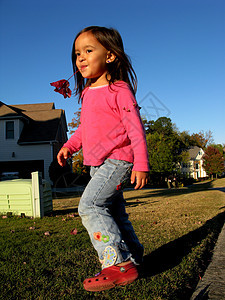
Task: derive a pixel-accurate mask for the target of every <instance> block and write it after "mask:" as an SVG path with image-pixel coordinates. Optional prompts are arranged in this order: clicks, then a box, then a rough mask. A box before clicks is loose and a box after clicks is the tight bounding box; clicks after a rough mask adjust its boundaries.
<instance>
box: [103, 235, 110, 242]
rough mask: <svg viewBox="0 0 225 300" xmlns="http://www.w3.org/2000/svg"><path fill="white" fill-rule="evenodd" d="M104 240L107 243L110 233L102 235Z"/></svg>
mask: <svg viewBox="0 0 225 300" xmlns="http://www.w3.org/2000/svg"><path fill="white" fill-rule="evenodd" d="M102 241H103V242H104V243H107V242H108V241H109V236H108V235H102Z"/></svg>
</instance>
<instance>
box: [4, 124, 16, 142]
mask: <svg viewBox="0 0 225 300" xmlns="http://www.w3.org/2000/svg"><path fill="white" fill-rule="evenodd" d="M5 129H6V130H5V138H6V139H7V140H8V139H14V122H13V121H7V122H6V127H5Z"/></svg>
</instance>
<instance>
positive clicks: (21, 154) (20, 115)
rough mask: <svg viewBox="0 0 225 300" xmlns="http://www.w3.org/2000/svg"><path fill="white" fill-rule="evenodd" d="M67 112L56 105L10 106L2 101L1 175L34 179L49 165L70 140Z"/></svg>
mask: <svg viewBox="0 0 225 300" xmlns="http://www.w3.org/2000/svg"><path fill="white" fill-rule="evenodd" d="M67 131H68V130H67V124H66V117H65V112H64V110H62V109H55V105H54V103H39V104H24V105H7V104H5V103H3V102H1V101H0V143H1V146H0V176H1V175H2V174H4V173H17V174H18V175H19V177H21V178H30V176H31V175H30V173H31V172H33V171H41V172H42V176H43V178H45V179H47V180H50V179H49V172H48V170H49V166H50V164H51V162H52V161H53V160H54V159H55V158H56V156H57V153H58V151H59V149H60V148H61V146H62V145H63V144H64V143H65V142H66V141H67Z"/></svg>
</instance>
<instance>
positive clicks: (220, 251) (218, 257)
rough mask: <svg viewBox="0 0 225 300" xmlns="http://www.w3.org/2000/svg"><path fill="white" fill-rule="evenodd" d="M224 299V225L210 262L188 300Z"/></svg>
mask: <svg viewBox="0 0 225 300" xmlns="http://www.w3.org/2000/svg"><path fill="white" fill-rule="evenodd" d="M206 299H210V300H223V299H225V224H224V226H223V228H222V231H221V233H220V235H219V238H218V241H217V243H216V246H215V248H214V251H213V257H212V261H211V263H210V264H209V266H208V268H207V270H206V272H205V274H204V276H203V278H202V279H201V280H200V281H199V283H198V285H197V287H196V290H195V292H194V293H193V295H192V297H191V299H190V300H206Z"/></svg>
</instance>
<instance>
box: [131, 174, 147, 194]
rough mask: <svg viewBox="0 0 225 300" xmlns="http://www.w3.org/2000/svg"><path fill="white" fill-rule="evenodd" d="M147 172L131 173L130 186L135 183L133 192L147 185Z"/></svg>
mask: <svg viewBox="0 0 225 300" xmlns="http://www.w3.org/2000/svg"><path fill="white" fill-rule="evenodd" d="M148 178H149V175H148V172H140V171H132V173H131V178H130V180H131V184H133V183H135V181H136V185H135V187H134V189H135V190H138V189H142V188H143V186H145V185H146V184H147V183H148Z"/></svg>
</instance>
